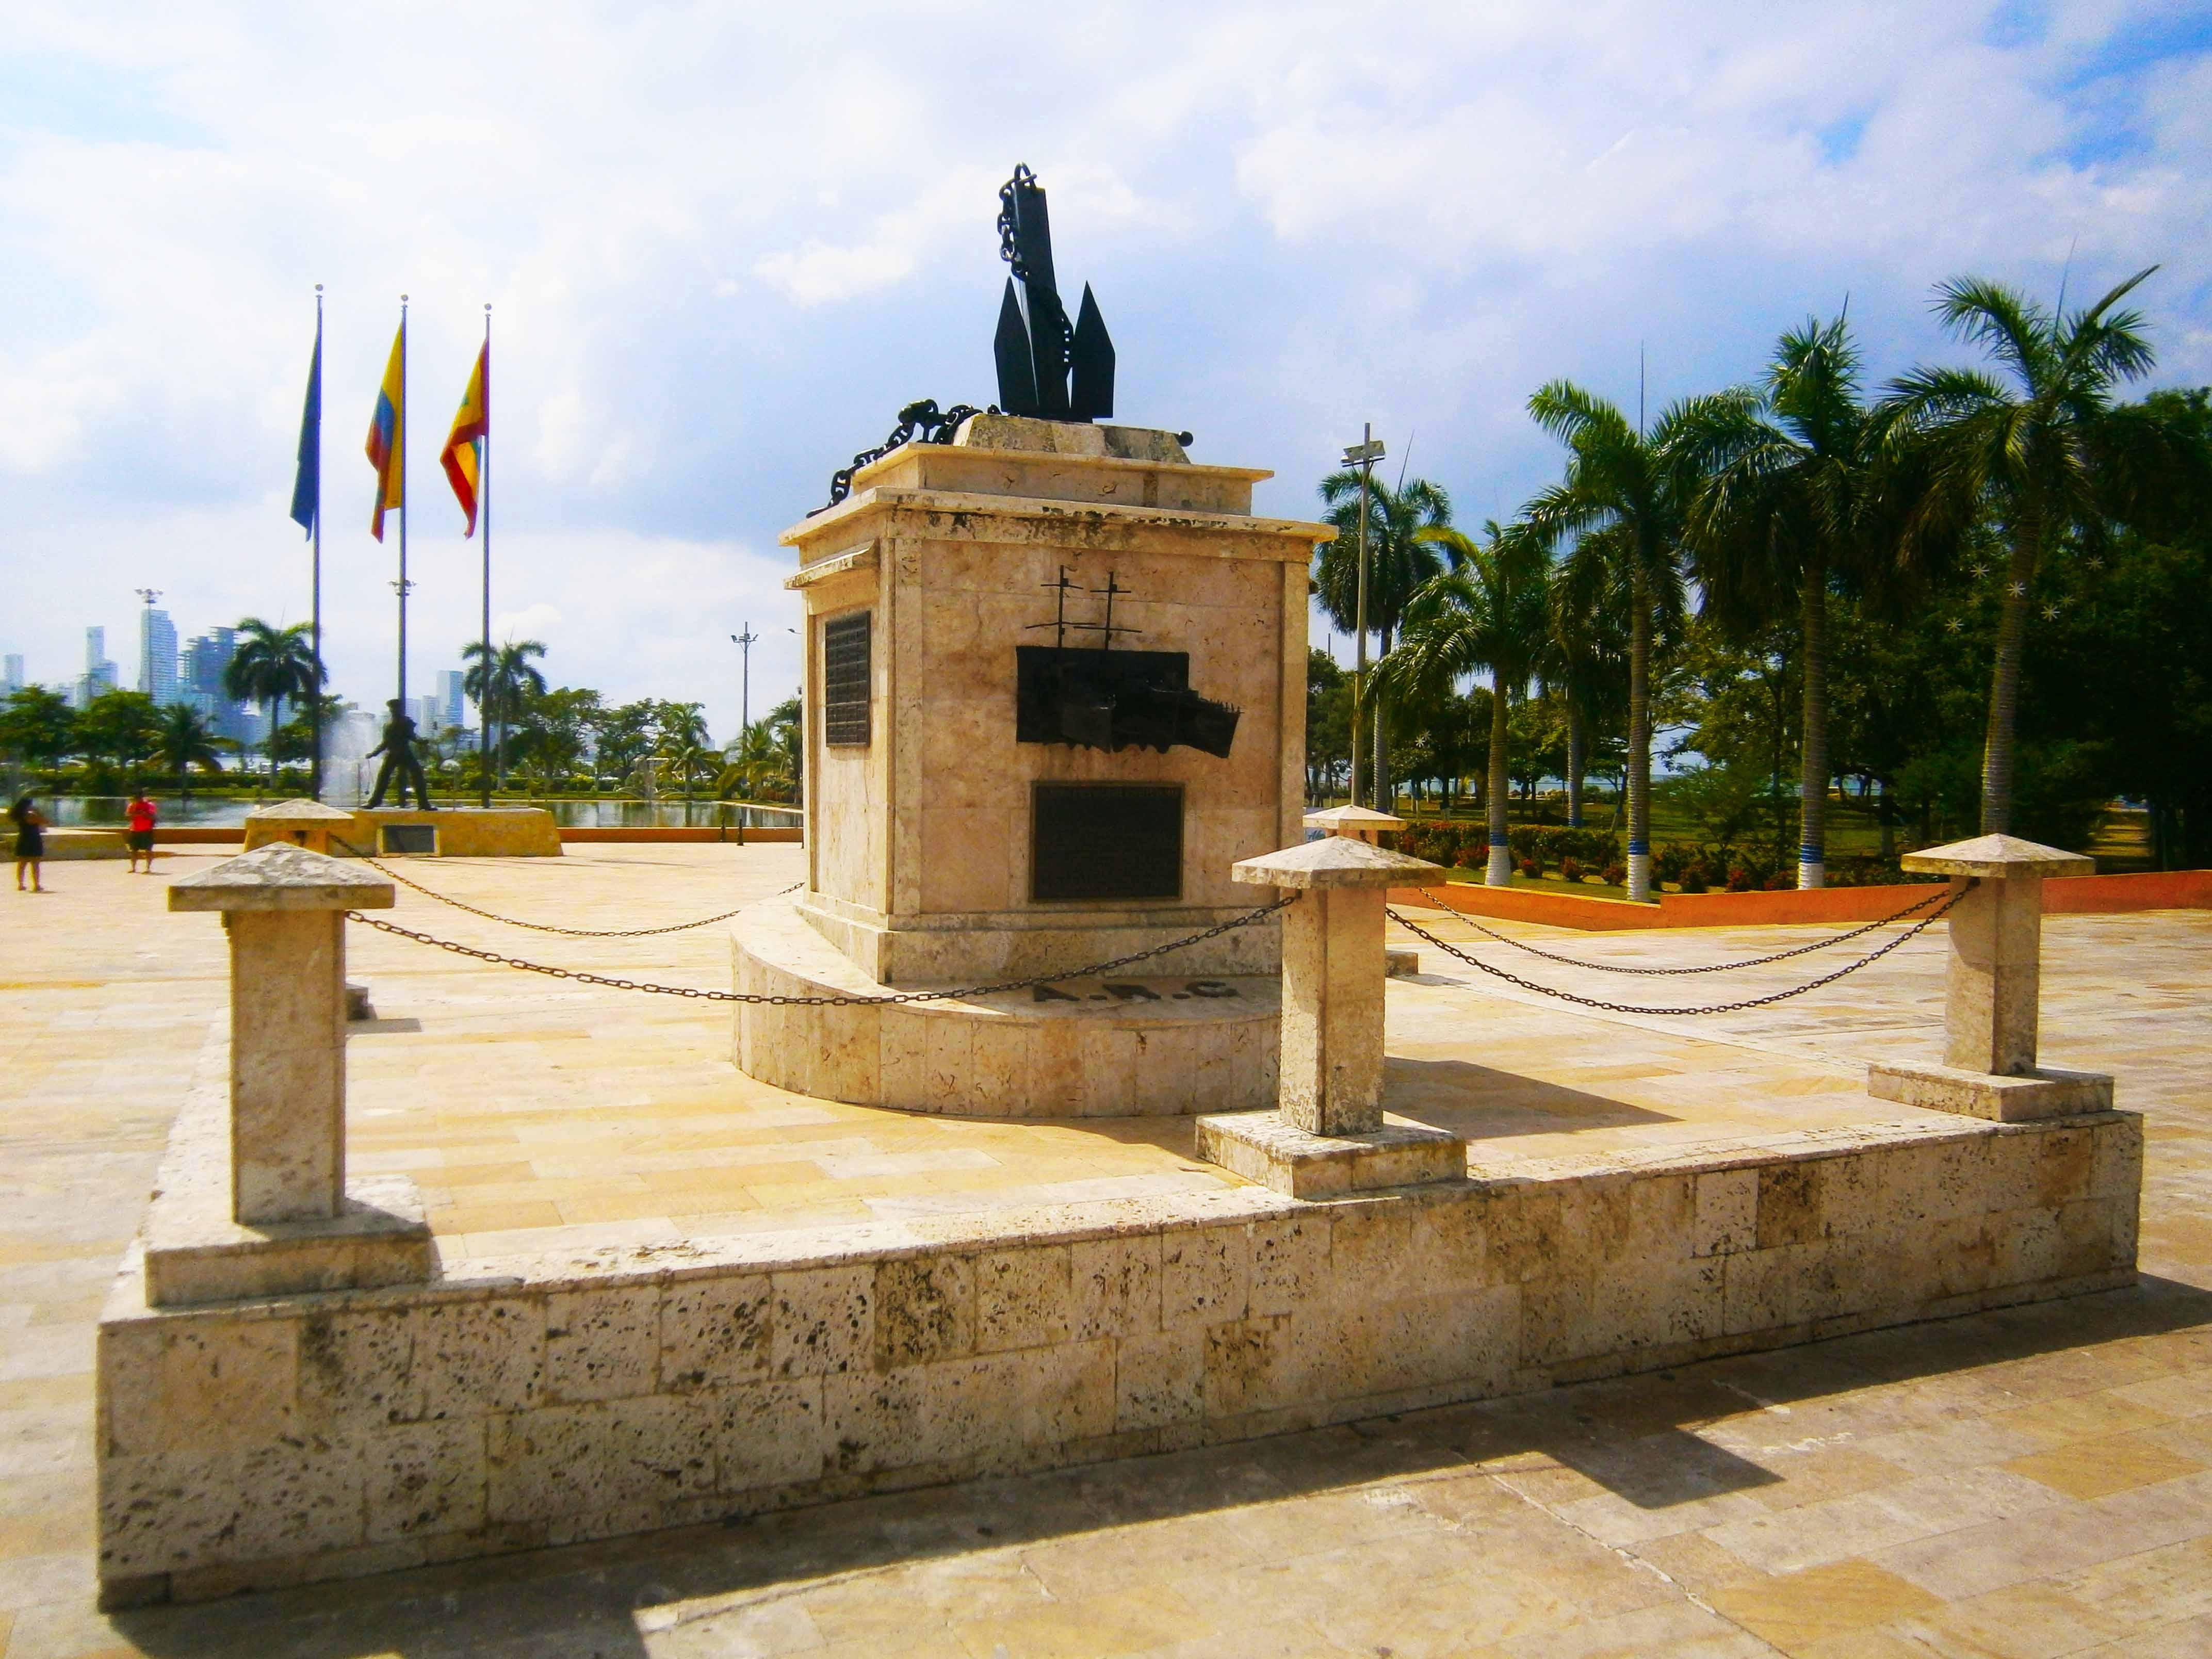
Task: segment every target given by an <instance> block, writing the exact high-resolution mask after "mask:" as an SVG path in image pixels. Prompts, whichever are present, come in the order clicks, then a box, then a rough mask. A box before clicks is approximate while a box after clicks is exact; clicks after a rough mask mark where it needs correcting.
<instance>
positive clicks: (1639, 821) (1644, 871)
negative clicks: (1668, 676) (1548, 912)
mask: <svg viewBox="0 0 2212 1659" xmlns="http://www.w3.org/2000/svg"><path fill="white" fill-rule="evenodd" d="M1632 604H1633V605H1634V606H1635V614H1634V616H1633V617H1631V618H1630V620H1629V626H1628V779H1627V782H1628V896H1629V898H1630V900H1631V901H1632V902H1635V903H1639V904H1640V903H1643V902H1645V901H1646V900H1648V899H1650V896H1651V599H1650V593H1649V592H1648V591H1647V590H1646V588H1645V586H1644V582H1643V581H1642V580H1641V579H1639V580H1638V581H1637V583H1636V585H1635V591H1634V594H1633V597H1632Z"/></svg>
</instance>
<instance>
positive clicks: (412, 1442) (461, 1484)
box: [362, 1418, 489, 1544]
mask: <svg viewBox="0 0 2212 1659" xmlns="http://www.w3.org/2000/svg"><path fill="white" fill-rule="evenodd" d="M485 1423H486V1419H483V1418H472V1419H468V1420H466V1421H464V1422H455V1423H414V1424H406V1425H400V1426H398V1427H395V1428H388V1429H380V1430H378V1431H374V1432H373V1433H371V1434H369V1435H368V1436H366V1437H363V1439H362V1476H363V1489H364V1498H365V1501H366V1503H367V1505H368V1534H367V1536H368V1542H370V1543H372V1544H381V1543H386V1542H389V1541H392V1540H393V1539H399V1538H414V1537H419V1536H426V1535H428V1536H435V1535H437V1534H450V1533H457V1532H473V1531H474V1530H476V1529H477V1528H479V1527H481V1526H483V1523H484V1516H485V1505H486V1503H487V1502H488V1496H489V1486H488V1476H487V1474H486V1469H485V1462H484V1442H485V1436H486V1428H485Z"/></svg>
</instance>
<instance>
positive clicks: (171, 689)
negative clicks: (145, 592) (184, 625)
mask: <svg viewBox="0 0 2212 1659" xmlns="http://www.w3.org/2000/svg"><path fill="white" fill-rule="evenodd" d="M138 689H139V690H141V691H143V692H144V693H145V694H146V695H147V696H149V697H151V698H153V700H154V706H155V708H167V707H168V706H169V705H170V704H171V703H173V702H177V701H179V699H178V696H177V689H178V688H177V625H176V624H175V623H173V622H171V621H170V620H169V613H168V612H167V611H161V610H157V609H155V607H154V606H153V605H147V606H145V607H143V609H142V610H141V611H139V612H138Z"/></svg>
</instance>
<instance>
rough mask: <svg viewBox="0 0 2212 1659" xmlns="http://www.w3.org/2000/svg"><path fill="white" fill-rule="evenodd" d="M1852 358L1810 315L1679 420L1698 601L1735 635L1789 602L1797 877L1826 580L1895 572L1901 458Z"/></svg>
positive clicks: (1817, 717)
mask: <svg viewBox="0 0 2212 1659" xmlns="http://www.w3.org/2000/svg"><path fill="white" fill-rule="evenodd" d="M1859 366H1860V358H1859V353H1858V350H1857V347H1855V346H1854V345H1853V344H1852V343H1851V340H1850V335H1849V333H1848V332H1847V331H1846V329H1845V324H1844V319H1843V318H1841V317H1838V318H1837V319H1835V321H1833V322H1832V323H1830V324H1828V325H1826V327H1822V326H1820V325H1819V324H1817V323H1815V322H1812V321H1808V322H1807V323H1806V324H1805V325H1804V326H1803V327H1802V328H1799V329H1795V330H1793V331H1790V333H1787V334H1785V335H1784V336H1783V337H1782V338H1781V340H1780V341H1779V342H1778V343H1777V344H1776V346H1775V349H1774V357H1773V360H1772V362H1770V363H1769V364H1768V366H1767V370H1766V374H1765V380H1764V381H1763V382H1762V383H1761V385H1760V386H1759V388H1758V390H1757V391H1756V392H1744V391H1739V392H1723V393H1721V394H1719V395H1718V396H1716V397H1712V398H1699V399H1698V400H1696V402H1695V403H1694V404H1692V405H1691V406H1690V413H1689V416H1688V420H1687V425H1686V432H1685V442H1686V445H1687V446H1688V447H1690V448H1692V449H1694V450H1696V451H1698V452H1699V455H1700V459H1701V461H1702V463H1703V465H1704V466H1705V468H1706V469H1708V470H1709V477H1707V479H1706V482H1705V488H1704V489H1703V490H1702V491H1701V492H1700V493H1699V495H1698V497H1697V499H1696V500H1695V501H1693V502H1692V504H1691V508H1690V515H1689V524H1688V544H1689V551H1690V574H1692V577H1694V578H1695V580H1696V581H1697V583H1698V586H1699V592H1700V594H1701V596H1702V597H1701V602H1700V603H1701V608H1702V609H1703V610H1704V611H1705V613H1706V614H1707V615H1709V616H1711V617H1714V619H1715V620H1716V621H1717V623H1719V624H1720V626H1721V628H1722V630H1723V633H1725V634H1728V635H1731V636H1732V637H1735V638H1737V639H1741V638H1744V637H1746V636H1747V635H1750V634H1753V633H1754V632H1757V631H1759V629H1764V628H1766V627H1769V626H1771V624H1772V623H1776V622H1778V621H1779V620H1781V619H1783V618H1784V617H1787V616H1788V615H1789V614H1790V612H1791V611H1796V617H1797V626H1798V635H1799V647H1798V648H1799V656H1800V665H1801V667H1802V678H1803V683H1804V684H1803V706H1802V717H1801V726H1800V734H1801V741H1800V744H1799V769H1798V790H1797V793H1798V834H1797V885H1798V886H1799V887H1801V888H1811V887H1819V886H1820V885H1821V884H1823V883H1824V882H1825V880H1826V863H1827V853H1826V848H1827V805H1828V592H1829V588H1830V586H1831V584H1832V583H1835V582H1837V581H1839V580H1856V581H1857V582H1858V583H1860V584H1864V583H1865V582H1867V581H1868V580H1869V579H1871V580H1875V581H1876V582H1879V581H1881V580H1882V579H1883V578H1884V577H1885V576H1887V575H1890V574H1904V573H1903V572H1902V571H1900V570H1899V569H1898V568H1897V559H1896V555H1897V552H1898V550H1899V546H1900V537H1901V532H1902V529H1903V514H1902V511H1901V504H1902V503H1904V501H1905V498H1906V496H1907V495H1909V494H1910V491H1911V484H1910V477H1911V471H1910V469H1909V467H1907V466H1905V465H1885V462H1886V460H1887V459H1889V455H1890V446H1889V445H1888V443H1887V433H1888V430H1889V428H1890V425H1891V420H1890V416H1889V415H1888V412H1887V410H1882V409H1880V408H1876V407H1870V406H1869V404H1867V403H1866V402H1865V401H1864V400H1863V398H1861V397H1860V395H1859V386H1860V378H1859Z"/></svg>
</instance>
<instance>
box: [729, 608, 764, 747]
mask: <svg viewBox="0 0 2212 1659" xmlns="http://www.w3.org/2000/svg"><path fill="white" fill-rule="evenodd" d="M738 626H739V627H740V628H742V629H744V630H745V631H744V633H742V634H732V635H730V643H731V644H732V645H734V646H736V647H738V742H739V743H743V742H744V740H745V733H746V732H750V731H751V730H752V726H753V642H754V641H757V640H758V639H759V638H760V635H757V634H756V633H754V632H753V625H752V624H751V623H738Z"/></svg>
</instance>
